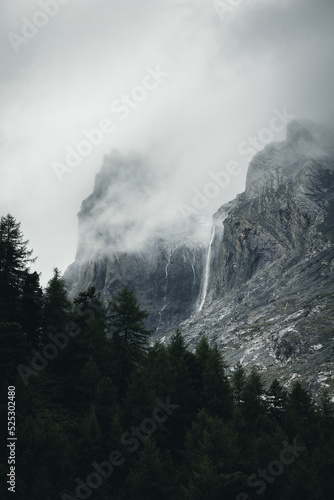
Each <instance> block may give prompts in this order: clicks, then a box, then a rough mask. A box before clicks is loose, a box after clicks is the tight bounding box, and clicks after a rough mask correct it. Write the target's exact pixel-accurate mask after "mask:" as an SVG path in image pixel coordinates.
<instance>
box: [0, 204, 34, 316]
mask: <svg viewBox="0 0 334 500" xmlns="http://www.w3.org/2000/svg"><path fill="white" fill-rule="evenodd" d="M28 243H29V241H28V240H24V239H23V234H22V232H21V229H20V224H19V223H17V222H16V220H15V218H14V217H13V216H12V215H10V214H8V215H7V216H6V217H1V220H0V319H2V321H17V317H18V314H17V310H18V305H19V299H20V295H21V292H22V288H23V283H24V277H25V272H26V271H27V270H28V268H29V264H30V263H32V262H34V261H35V260H36V259H33V258H32V257H31V255H32V252H33V251H32V250H28Z"/></svg>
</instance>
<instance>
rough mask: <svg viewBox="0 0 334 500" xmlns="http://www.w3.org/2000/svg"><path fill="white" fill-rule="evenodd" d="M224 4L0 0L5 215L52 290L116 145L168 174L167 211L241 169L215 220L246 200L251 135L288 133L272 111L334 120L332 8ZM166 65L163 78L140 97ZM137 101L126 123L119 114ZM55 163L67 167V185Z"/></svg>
mask: <svg viewBox="0 0 334 500" xmlns="http://www.w3.org/2000/svg"><path fill="white" fill-rule="evenodd" d="M60 3H61V5H60ZM215 3H216V8H215V6H214V2H211V1H210V0H188V1H187V0H141V1H138V0H122V1H120V0H108V1H107V0H94V2H93V1H92V0H91V1H88V0H61V2H60V1H59V2H58V0H39V1H35V0H15V1H13V0H2V2H1V4H0V26H1V41H0V47H1V49H0V50H1V65H2V67H1V73H0V89H1V94H0V99H1V103H0V104H1V108H0V109H1V119H0V145H1V147H0V169H1V184H0V214H1V215H5V214H7V213H8V212H9V213H11V214H12V215H14V216H15V217H16V218H17V220H18V221H19V222H21V227H22V230H23V232H24V234H25V237H26V238H28V239H29V240H30V247H31V248H33V249H34V252H35V255H37V256H38V260H37V262H36V265H35V267H36V269H37V270H38V271H41V272H42V283H43V284H44V285H45V284H46V282H47V280H48V279H49V278H50V277H51V274H52V268H53V267H56V266H57V267H59V268H60V269H61V270H62V271H65V269H66V267H67V266H68V265H69V264H70V263H71V262H72V261H73V260H74V256H75V251H76V244H77V213H78V211H79V210H80V204H81V201H82V200H83V199H84V198H86V197H87V196H88V195H89V194H90V193H91V192H92V189H93V184H94V177H95V174H96V173H97V172H98V171H99V169H100V167H101V165H102V161H103V155H104V154H109V153H110V151H111V150H112V149H114V148H115V149H117V150H119V151H120V152H121V153H123V154H129V153H131V151H137V152H138V153H139V154H140V155H143V156H146V157H147V158H148V159H149V161H150V163H151V165H152V166H153V168H154V169H156V172H158V175H159V173H160V172H161V179H164V183H163V185H164V198H163V199H164V200H165V203H164V204H161V203H160V205H159V206H158V209H157V210H156V212H157V213H159V214H161V213H162V211H164V210H165V211H166V212H168V213H169V212H170V213H171V214H172V213H178V212H177V207H179V206H180V204H183V205H186V206H187V207H191V208H193V201H192V200H193V197H194V192H193V189H199V190H200V191H203V189H204V188H205V187H207V186H208V183H210V182H211V181H212V178H211V177H210V172H211V173H215V172H217V171H221V170H226V166H227V164H228V162H230V161H235V162H238V164H239V166H240V169H239V170H238V172H239V173H238V174H237V175H234V176H231V182H229V183H228V184H227V185H226V187H224V188H222V189H221V190H220V191H219V193H218V194H217V195H214V196H212V198H211V200H210V204H209V205H208V206H207V207H206V208H205V212H206V214H208V213H211V211H212V212H213V211H214V210H216V209H217V208H218V207H219V206H220V205H222V204H223V203H224V202H226V201H228V200H230V199H232V198H233V197H234V196H235V195H236V194H237V193H238V192H241V191H243V189H244V183H245V175H246V167H247V163H248V158H249V155H246V154H245V150H246V146H247V143H248V146H249V138H250V137H256V138H257V144H259V146H261V147H263V146H264V144H265V142H264V140H265V138H266V137H268V129H269V130H271V131H272V132H271V133H272V135H273V140H282V139H283V138H284V137H285V134H284V131H283V130H281V127H280V126H278V121H277V119H276V121H275V131H273V130H272V128H270V127H271V125H270V124H272V123H273V122H272V120H273V117H274V116H277V112H281V113H283V110H284V109H286V110H287V113H288V114H290V115H294V116H296V117H297V118H309V119H313V120H315V121H333V116H334V113H333V111H334V109H333V108H334V99H333V97H332V93H333V88H334V71H333V59H334V58H333V55H334V51H333V49H334V30H333V25H334V22H333V21H334V2H333V0H317V1H315V0H241V1H240V2H238V1H236V0H226V1H224V0H220V2H219V1H216V2H215ZM238 3H239V5H236V4H238ZM224 4H225V7H224ZM42 5H43V6H44V10H43V8H42ZM226 6H227V7H226ZM41 12H44V14H41ZM29 23H32V24H29ZM36 24H37V25H39V26H37V27H36ZM157 67H159V68H160V71H161V72H162V73H164V74H165V76H164V77H161V78H160V80H161V81H159V82H158V84H157V85H155V86H156V88H155V89H154V90H153V89H152V90H150V91H147V92H146V91H145V92H146V94H145V93H143V90H142V85H143V81H146V82H147V81H149V82H150V84H151V86H152V85H153V83H154V80H153V77H152V76H151V77H149V76H148V74H149V73H150V72H152V71H153V70H155V69H156V68H157ZM166 74H168V76H166ZM145 78H146V80H145ZM148 79H149V80H148ZM138 86H140V87H141V89H138ZM133 92H134V95H136V96H138V101H137V102H135V101H134V100H132V101H131V103H132V106H133V107H130V104H129V105H127V106H128V107H127V109H128V111H127V112H126V113H125V112H124V113H123V115H122V114H121V113H120V111H116V110H115V109H117V107H116V108H115V106H116V105H117V103H118V109H119V105H120V103H119V101H121V100H122V99H123V97H122V96H124V95H126V94H130V95H133V94H132V93H133ZM117 100H119V101H117ZM115 101H117V103H116V105H115ZM113 103H114V108H113V109H112V107H111V106H112V104H113ZM133 103H135V104H133ZM274 109H275V110H276V114H275V112H274V111H273V110H274ZM123 110H124V107H123ZM125 115H126V116H125ZM106 118H108V120H109V122H108V123H109V125H110V123H112V124H113V131H112V132H111V133H104V134H103V136H102V137H103V140H102V141H101V143H100V144H99V145H97V146H92V148H91V152H90V154H88V155H87V156H85V157H80V160H82V161H81V162H80V164H79V165H78V166H77V167H75V168H71V169H70V168H69V166H68V165H67V164H66V155H67V147H70V148H73V149H74V150H77V148H78V146H79V144H80V141H82V140H85V135H84V134H83V130H86V131H91V130H92V129H96V127H97V126H99V125H100V123H101V121H103V120H104V119H106ZM121 118H123V119H121ZM264 129H266V130H267V132H266V131H264ZM269 136H270V134H269ZM256 147H257V146H256ZM248 150H249V147H248ZM54 162H58V163H61V164H63V165H65V166H67V170H71V171H70V172H68V173H65V174H64V175H62V182H59V179H58V178H57V176H56V174H55V171H54V169H53V166H52V165H54ZM203 213H204V212H203ZM178 216H179V217H180V213H178Z"/></svg>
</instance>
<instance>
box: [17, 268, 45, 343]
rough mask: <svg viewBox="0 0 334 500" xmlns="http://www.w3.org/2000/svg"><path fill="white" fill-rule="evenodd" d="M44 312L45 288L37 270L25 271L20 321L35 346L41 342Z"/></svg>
mask: <svg viewBox="0 0 334 500" xmlns="http://www.w3.org/2000/svg"><path fill="white" fill-rule="evenodd" d="M42 314H43V290H42V287H41V286H40V282H39V275H38V273H36V272H33V273H29V272H28V271H26V272H25V276H24V282H23V289H22V296H21V300H20V316H21V319H20V322H21V325H22V328H23V330H24V331H25V332H26V334H27V336H28V341H29V342H30V344H31V345H32V346H33V347H38V346H39V344H40V337H41V330H42Z"/></svg>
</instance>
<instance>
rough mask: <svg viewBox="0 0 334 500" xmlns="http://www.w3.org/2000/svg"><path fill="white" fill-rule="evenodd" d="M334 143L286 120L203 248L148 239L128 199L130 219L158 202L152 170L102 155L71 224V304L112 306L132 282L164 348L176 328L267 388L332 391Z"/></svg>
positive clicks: (170, 231) (184, 234)
mask: <svg viewBox="0 0 334 500" xmlns="http://www.w3.org/2000/svg"><path fill="white" fill-rule="evenodd" d="M333 145H334V141H333V136H332V133H331V132H330V131H329V130H327V129H326V128H325V127H323V126H319V125H315V124H313V123H311V122H308V121H294V122H291V123H290V124H289V126H288V128H287V139H286V141H283V142H281V143H274V144H270V145H268V146H266V147H265V148H264V149H263V150H262V151H261V152H259V153H258V154H257V155H255V157H254V158H253V160H252V161H251V163H250V166H249V170H248V175H247V183H246V190H245V192H244V193H242V194H241V195H238V196H237V198H236V199H235V200H233V201H231V202H230V203H228V204H226V205H224V206H222V207H221V208H220V209H219V210H218V212H217V213H216V214H215V215H214V217H213V227H212V231H211V237H210V234H209V233H208V234H207V241H206V244H205V245H204V244H203V240H202V239H201V238H197V237H194V234H195V235H196V232H197V228H196V227H192V226H191V225H190V226H187V227H183V226H182V224H181V225H180V227H176V226H174V227H170V226H168V224H167V225H165V226H164V225H162V226H161V227H159V228H157V227H155V228H154V230H153V229H152V230H150V231H147V220H149V212H145V210H144V211H143V210H139V216H137V215H138V214H136V213H133V210H134V209H133V203H130V202H129V200H132V199H135V200H136V204H135V207H136V208H135V211H138V206H139V205H138V203H139V204H140V201H141V200H142V201H143V202H144V200H147V199H151V198H152V197H153V196H154V194H153V193H154V192H155V188H156V186H157V181H156V180H155V179H154V178H153V177H152V175H151V174H149V173H148V172H151V170H146V167H145V164H144V163H143V162H141V161H139V160H138V158H132V159H124V158H122V157H120V156H119V155H115V154H114V155H112V156H111V157H106V158H105V162H104V166H103V167H102V170H101V172H100V174H98V176H97V178H96V184H95V188H94V192H93V194H92V195H91V196H90V197H89V198H88V199H87V200H85V201H84V202H83V204H82V209H81V212H80V214H79V225H80V241H79V245H78V254H77V258H76V262H75V263H74V264H72V265H71V266H70V267H69V269H68V270H67V272H66V273H65V279H66V281H67V283H68V286H69V289H70V290H71V293H72V295H75V294H76V293H78V292H79V291H82V290H83V289H86V288H87V287H88V286H95V287H96V288H97V290H100V291H101V292H102V295H103V296H104V297H105V298H109V297H110V296H111V294H112V293H114V292H115V291H117V290H118V289H119V288H120V287H121V286H122V285H123V284H128V285H129V286H130V287H131V288H133V289H134V290H135V292H136V294H137V296H138V298H139V301H140V303H141V305H142V306H143V307H145V308H146V309H147V310H148V311H149V313H150V326H151V327H153V328H157V333H156V335H157V336H158V337H160V338H162V340H166V341H167V339H168V336H169V334H170V333H171V332H173V331H174V330H175V328H176V326H180V328H181V330H182V331H183V333H184V334H185V336H186V338H187V340H188V342H189V344H190V345H194V344H195V343H196V341H197V340H198V338H199V337H200V336H201V335H203V334H206V335H207V336H208V337H209V338H210V339H211V340H212V341H216V342H217V343H218V345H219V346H220V347H221V349H222V350H223V351H224V353H225V358H226V360H227V362H228V363H229V364H230V366H231V367H233V365H234V364H235V363H236V362H237V361H239V360H240V361H241V362H242V363H244V364H245V365H246V366H247V365H251V364H254V363H255V364H257V365H259V366H260V367H261V368H262V369H263V370H265V371H266V373H267V378H268V382H269V381H272V379H273V378H274V377H275V376H276V377H278V378H280V379H281V380H283V381H284V382H286V383H287V384H289V383H291V381H292V380H294V379H295V378H298V377H301V378H303V379H304V380H306V381H307V382H308V383H309V385H310V387H311V388H313V389H314V390H315V391H317V390H319V389H320V387H323V386H327V385H328V386H329V387H331V388H332V389H333V391H334V385H333V377H332V375H333V372H334V343H333V339H334V335H333V326H332V325H333V319H334V305H333V297H334V244H333V243H334V147H333ZM121 167H122V168H121ZM129 179H132V180H131V181H129ZM153 202H154V200H153ZM153 202H152V205H151V206H154V203H153ZM145 206H147V203H146V205H145ZM148 206H149V207H150V204H148ZM124 213H126V214H129V213H130V217H128V216H126V217H124ZM138 227H139V228H140V231H139V233H140V234H144V237H143V238H138ZM231 369H233V368H231ZM332 386H333V387H332Z"/></svg>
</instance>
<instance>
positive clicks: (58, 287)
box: [44, 268, 71, 333]
mask: <svg viewBox="0 0 334 500" xmlns="http://www.w3.org/2000/svg"><path fill="white" fill-rule="evenodd" d="M70 310H71V301H70V299H69V297H68V293H67V289H66V285H65V282H64V280H62V279H61V275H60V271H59V269H57V268H55V269H54V270H53V276H52V278H51V279H50V281H49V282H48V285H47V287H46V289H45V293H44V321H45V327H46V331H48V332H51V333H55V332H57V331H61V330H62V329H63V328H64V326H65V323H66V322H67V321H68V319H69V313H70Z"/></svg>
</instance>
